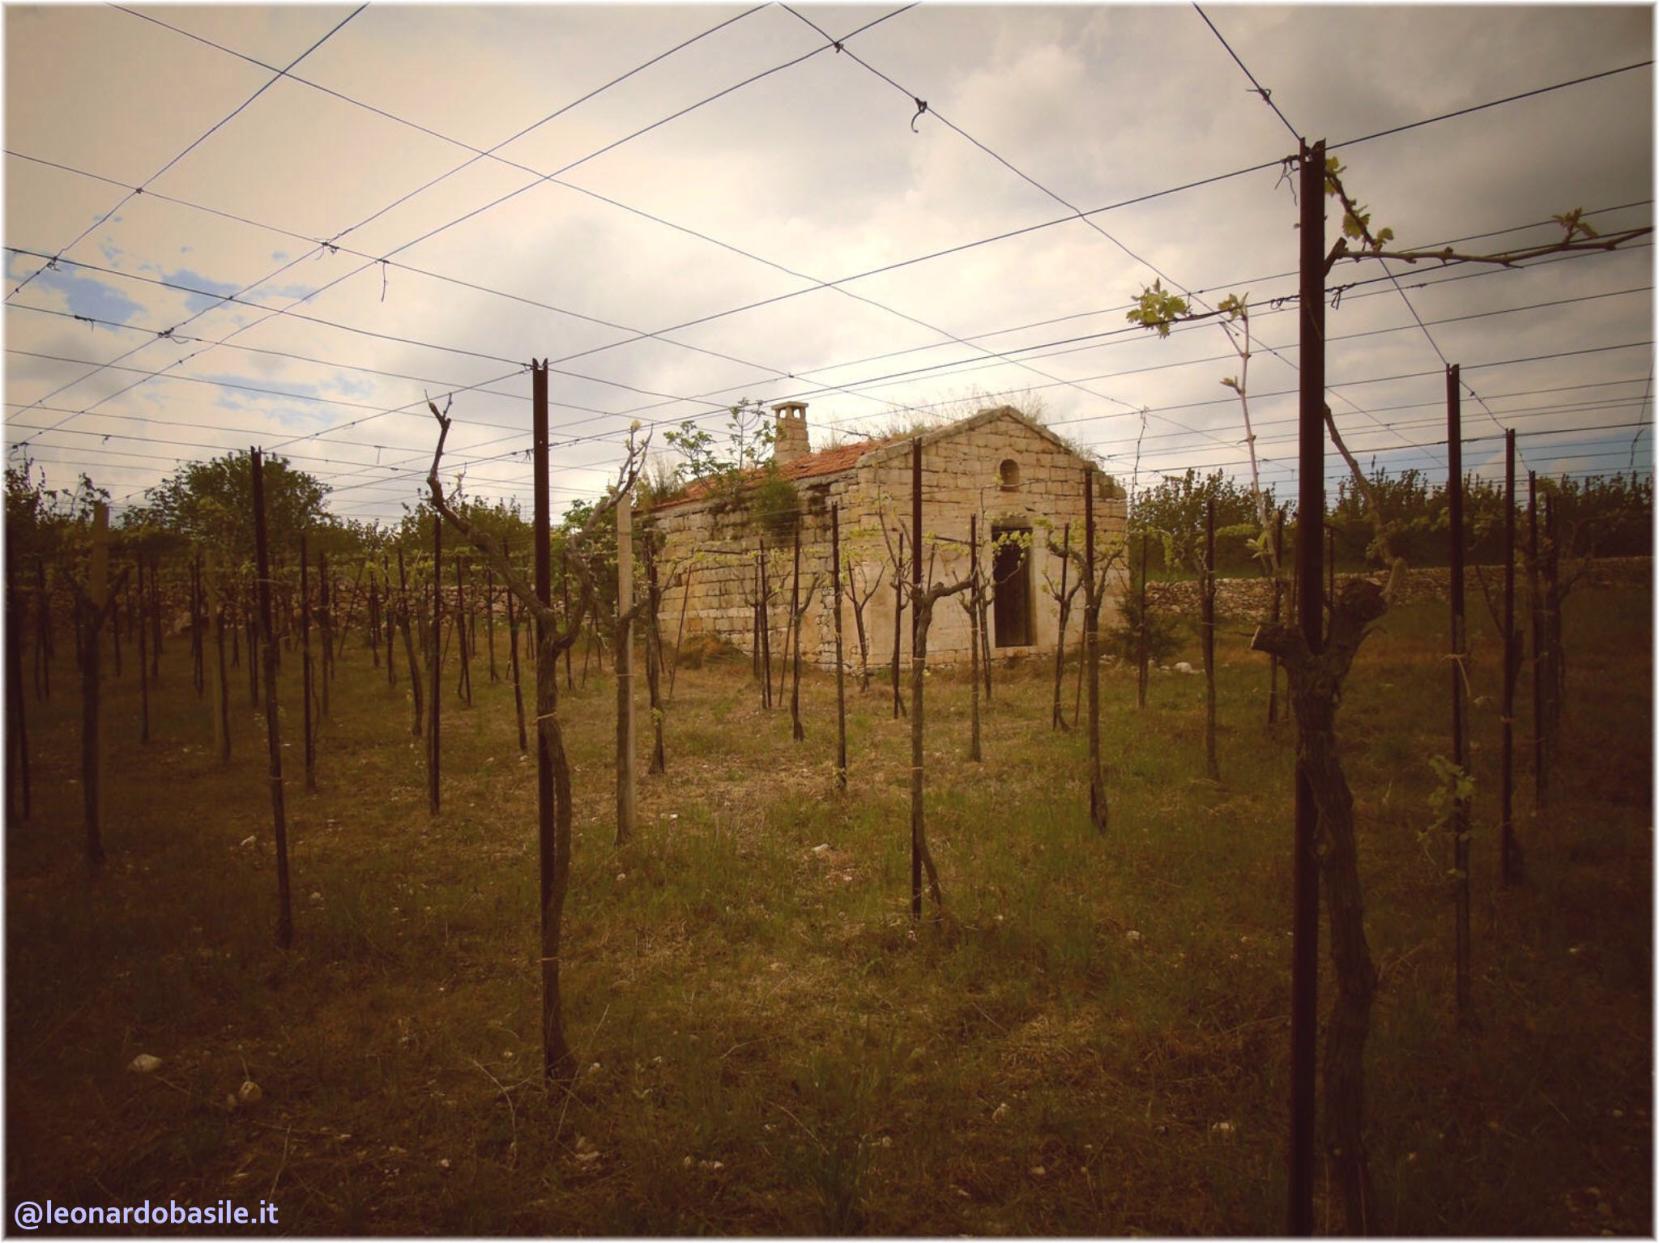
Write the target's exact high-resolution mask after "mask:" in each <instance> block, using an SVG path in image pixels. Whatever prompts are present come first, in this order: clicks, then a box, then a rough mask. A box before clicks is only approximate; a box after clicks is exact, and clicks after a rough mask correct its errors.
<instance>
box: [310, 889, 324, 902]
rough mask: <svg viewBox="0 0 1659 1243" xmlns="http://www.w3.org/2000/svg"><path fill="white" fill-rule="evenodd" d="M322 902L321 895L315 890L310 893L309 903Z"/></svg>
mask: <svg viewBox="0 0 1659 1243" xmlns="http://www.w3.org/2000/svg"><path fill="white" fill-rule="evenodd" d="M322 900H323V895H322V894H321V893H319V892H318V891H317V890H315V889H313V890H312V891H311V901H313V902H321V901H322Z"/></svg>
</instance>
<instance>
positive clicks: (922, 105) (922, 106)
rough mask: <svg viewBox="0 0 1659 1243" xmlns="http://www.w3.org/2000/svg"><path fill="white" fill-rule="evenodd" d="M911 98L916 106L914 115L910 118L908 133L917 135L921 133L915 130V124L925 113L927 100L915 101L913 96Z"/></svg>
mask: <svg viewBox="0 0 1659 1243" xmlns="http://www.w3.org/2000/svg"><path fill="white" fill-rule="evenodd" d="M911 98H912V99H913V100H914V101H915V104H916V115H915V116H913V117H911V118H910V132H911V133H912V134H919V133H921V131H920V130H918V129H917V128H916V122H917V121H918V120H920V119H921V116H922V114H923V113H924V112H926V111H927V100H925V99H916V98H915V96H911Z"/></svg>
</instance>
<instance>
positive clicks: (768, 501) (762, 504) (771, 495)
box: [744, 467, 801, 539]
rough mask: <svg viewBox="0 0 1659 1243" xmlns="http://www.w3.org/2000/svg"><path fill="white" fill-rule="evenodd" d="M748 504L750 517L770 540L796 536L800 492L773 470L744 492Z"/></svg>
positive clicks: (765, 472)
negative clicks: (791, 535)
mask: <svg viewBox="0 0 1659 1243" xmlns="http://www.w3.org/2000/svg"><path fill="white" fill-rule="evenodd" d="M744 501H745V503H746V504H747V507H748V510H749V516H750V517H751V518H752V519H753V520H754V522H755V524H756V525H757V526H758V527H759V528H760V529H761V530H762V531H763V532H765V533H766V534H767V535H769V536H773V537H776V538H780V539H781V538H782V537H784V536H786V535H788V534H790V533H791V532H793V531H794V530H795V524H796V523H797V522H798V521H799V520H800V512H801V496H800V492H799V491H798V490H797V489H796V487H795V485H794V484H793V483H791V482H790V481H789V480H787V479H785V478H784V477H783V476H782V475H780V474H778V472H777V470H776V469H775V468H773V467H768V468H767V469H766V470H765V471H764V472H763V473H762V474H761V477H760V480H759V481H758V482H756V483H752V484H750V485H749V486H748V487H747V488H745V489H744Z"/></svg>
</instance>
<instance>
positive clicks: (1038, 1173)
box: [1031, 1165, 1048, 1178]
mask: <svg viewBox="0 0 1659 1243" xmlns="http://www.w3.org/2000/svg"><path fill="white" fill-rule="evenodd" d="M1047 1174H1048V1171H1047V1170H1045V1169H1044V1168H1043V1167H1042V1166H1040V1165H1034V1166H1032V1167H1031V1177H1032V1178H1042V1177H1044V1176H1046V1175H1047Z"/></svg>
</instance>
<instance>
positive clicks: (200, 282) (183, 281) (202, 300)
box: [162, 268, 242, 311]
mask: <svg viewBox="0 0 1659 1243" xmlns="http://www.w3.org/2000/svg"><path fill="white" fill-rule="evenodd" d="M162 275H163V277H164V279H166V280H168V281H170V282H171V283H172V284H175V285H189V286H190V287H191V288H192V289H205V290H207V291H208V292H209V293H218V294H224V295H226V296H227V297H228V296H229V295H231V294H233V293H235V292H236V291H237V290H239V289H241V288H242V286H240V285H233V284H231V283H230V282H228V281H215V280H209V279H208V278H207V277H205V276H203V275H202V274H201V273H199V272H192V271H191V270H190V269H189V268H180V269H179V270H178V271H176V272H165V273H163V274H162ZM184 304H185V305H186V306H187V307H189V308H190V309H191V310H192V311H211V310H212V309H213V308H214V307H216V306H220V305H222V300H221V299H219V298H210V297H208V296H207V294H195V293H187V294H185V295H184Z"/></svg>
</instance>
